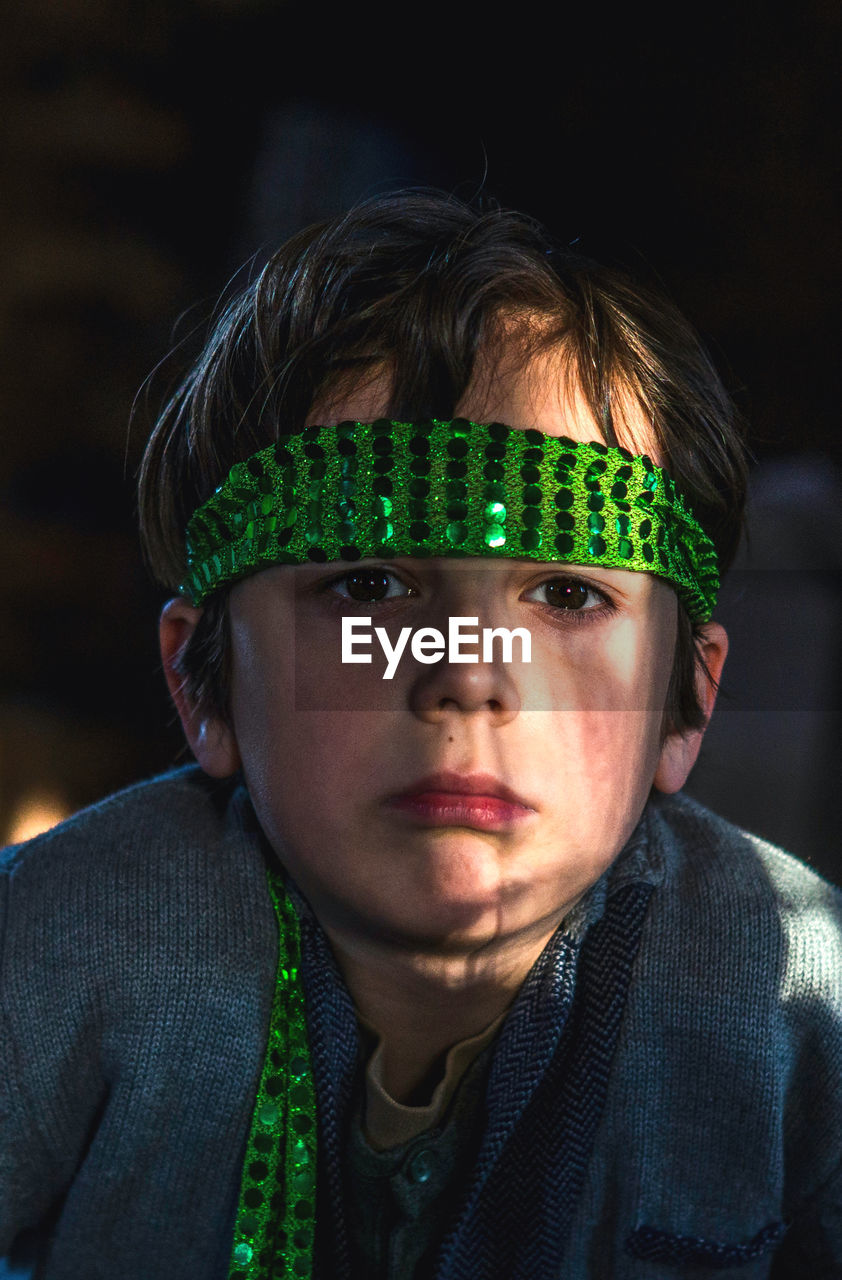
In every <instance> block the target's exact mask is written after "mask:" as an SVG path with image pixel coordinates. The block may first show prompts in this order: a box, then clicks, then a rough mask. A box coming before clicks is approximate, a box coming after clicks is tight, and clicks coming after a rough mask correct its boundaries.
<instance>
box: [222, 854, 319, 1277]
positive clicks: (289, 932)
mask: <svg viewBox="0 0 842 1280" xmlns="http://www.w3.org/2000/svg"><path fill="white" fill-rule="evenodd" d="M268 879H269V891H270V894H271V896H272V902H273V905H274V908H275V914H276V916H277V920H278V973H277V980H276V983H275V994H274V999H273V1002H272V1013H271V1017H270V1021H269V1040H268V1045H267V1049H266V1058H265V1061H264V1063H263V1072H262V1074H261V1077H260V1084H259V1085H258V1089H257V1099H256V1101H255V1104H254V1112H253V1115H252V1122H251V1132H250V1133H249V1137H248V1144H247V1147H246V1157H245V1161H244V1164H243V1177H242V1183H241V1186H240V1203H239V1207H238V1210H237V1219H236V1225H235V1228H234V1244H233V1249H232V1253H231V1263H230V1267H229V1280H275V1278H276V1277H277V1278H280V1277H284V1278H285V1280H286V1278H287V1277H289V1278H290V1280H291V1278H292V1277H307V1278H308V1280H309V1277H310V1276H311V1274H312V1267H313V1236H314V1232H315V1218H316V1099H315V1091H314V1087H313V1073H312V1069H311V1065H310V1051H309V1048H308V1044H307V1028H306V1022H305V1016H304V994H303V991H302V988H301V982H300V979H299V976H298V969H299V964H300V940H299V932H298V918H297V917H296V914H295V910H294V909H293V906H292V904H291V902H290V900H289V898H288V896H287V893H286V891H285V889H284V886H283V883H282V881H281V878H280V875H279V874H278V873H277V872H275V871H274V870H270V871H269V872H268Z"/></svg>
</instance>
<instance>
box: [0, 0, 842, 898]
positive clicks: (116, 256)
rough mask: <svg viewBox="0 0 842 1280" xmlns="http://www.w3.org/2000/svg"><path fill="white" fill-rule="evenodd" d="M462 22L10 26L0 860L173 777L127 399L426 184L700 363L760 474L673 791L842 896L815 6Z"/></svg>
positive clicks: (195, 20)
mask: <svg viewBox="0 0 842 1280" xmlns="http://www.w3.org/2000/svg"><path fill="white" fill-rule="evenodd" d="M484 14H485V10H484V9H476V10H469V9H462V10H457V9H456V8H454V7H453V6H451V7H450V8H444V7H441V8H436V7H434V8H431V7H429V6H424V7H418V8H416V9H407V8H402V9H397V8H392V9H386V8H385V7H382V8H381V7H369V8H366V9H360V8H359V7H358V8H356V9H354V10H351V9H349V8H345V9H342V10H336V11H334V10H332V9H331V7H329V6H328V7H325V6H314V5H310V6H305V5H284V4H272V5H270V4H266V3H259V2H258V0H195V2H194V3H185V0H180V2H179V3H170V4H166V5H165V4H163V3H158V4H154V3H153V4H144V5H140V4H137V3H133V2H132V0H89V3H82V2H81V0H64V2H63V3H61V4H59V3H58V2H57V0H53V3H50V0H38V2H37V3H30V4H28V5H27V6H26V8H25V9H22V8H19V10H18V13H17V15H16V16H14V15H13V16H12V18H11V21H10V23H8V24H7V26H6V37H5V40H4V43H3V47H2V51H0V68H2V82H1V87H0V91H1V92H2V96H3V102H2V106H3V111H2V118H3V121H4V124H3V132H2V148H3V151H2V169H1V170H0V178H2V185H0V227H1V228H2V231H3V235H2V246H3V252H4V258H3V266H2V272H0V325H1V326H2V361H0V415H2V417H0V422H2V427H1V428H0V430H2V437H1V438H0V443H2V448H0V565H2V568H1V569H0V616H2V626H1V627H0V842H2V836H3V835H4V834H5V835H6V836H11V835H12V834H13V833H14V832H15V831H19V830H20V827H19V825H18V824H19V822H20V820H21V817H22V815H23V812H24V808H25V807H26V806H27V805H31V804H32V803H34V802H39V803H40V804H41V805H42V807H46V808H47V809H49V808H50V806H52V808H53V810H55V811H56V812H67V811H70V810H72V809H74V808H76V807H78V806H80V805H82V804H85V803H88V802H89V801H92V800H94V799H96V798H98V797H99V796H101V795H103V794H105V793H106V792H107V791H109V790H111V789H113V788H115V787H117V786H120V785H123V784H124V783H127V782H129V781H131V780H133V779H135V778H138V777H142V776H146V775H148V774H150V773H152V772H154V771H156V770H159V769H161V768H164V767H167V766H168V765H170V764H171V763H173V762H174V761H175V760H176V759H177V758H178V754H179V751H180V742H181V740H180V736H179V733H178V732H176V729H175V726H174V723H173V717H172V713H171V712H170V709H169V707H168V703H167V699H166V697H165V692H164V685H163V679H162V677H161V674H160V669H159V664H158V658H157V649H156V625H155V621H156V613H157V609H158V606H159V604H160V601H161V598H162V597H161V596H160V593H158V592H157V591H156V590H155V589H154V588H153V586H152V585H151V584H150V583H149V581H148V579H147V577H146V575H145V572H144V569H143V567H142V565H141V563H140V557H139V552H138V548H137V538H136V531H135V512H134V477H135V473H136V469H137V465H138V462H139V459H140V454H141V451H142V447H143V444H144V440H145V435H146V433H148V430H149V426H150V422H151V416H150V415H152V414H153V413H154V408H155V404H156V403H157V402H159V401H160V397H161V395H162V394H163V391H164V389H165V388H166V385H167V376H166V375H164V374H162V375H161V376H160V377H159V379H158V381H157V383H156V384H154V385H153V389H152V391H151V392H150V393H149V395H147V394H146V393H145V392H142V393H141V394H140V395H139V396H138V400H137V405H138V411H137V415H136V418H135V422H134V425H133V427H132V430H131V433H130V432H129V428H128V422H129V416H130V411H131V409H132V405H133V402H134V401H135V397H136V396H137V393H138V390H139V388H140V387H141V385H142V383H143V381H144V379H145V378H146V376H147V374H149V372H150V371H151V370H152V369H153V367H154V366H155V365H156V364H157V362H158V361H159V360H160V359H161V358H162V357H163V356H164V355H165V354H166V352H167V351H168V350H169V349H170V348H171V347H172V346H173V345H175V344H179V343H185V344H186V345H187V346H188V347H189V346H190V339H191V334H193V333H194V331H195V330H196V328H197V326H200V325H201V323H202V321H203V320H204V319H205V318H206V317H207V315H208V314H209V312H210V310H211V309H212V306H213V304H214V302H215V300H216V298H217V296H218V295H219V293H220V291H221V290H222V289H223V288H224V287H225V286H226V283H227V282H228V280H229V278H230V277H231V275H232V274H233V273H234V272H235V271H236V270H237V268H238V267H239V265H240V264H241V263H242V262H243V261H244V260H245V259H246V258H249V257H250V256H251V255H256V261H259V260H260V259H261V257H262V255H263V253H264V252H265V250H266V248H267V247H271V246H272V245H273V244H274V243H276V242H278V241H279V240H282V239H283V238H284V237H285V236H287V235H288V234H290V233H291V232H292V231H294V230H295V229H297V228H298V227H299V226H301V225H302V224H304V223H307V222H309V221H313V220H315V219H316V218H319V217H322V216H325V215H329V214H331V213H334V212H337V211H339V210H341V209H343V208H345V207H347V206H348V205H349V204H350V203H352V202H353V201H354V200H355V199H357V198H359V197H361V196H365V195H369V194H373V193H374V192H377V191H382V190H386V189H388V188H390V187H393V186H396V185H401V184H430V185H436V186H443V187H445V188H447V189H448V190H452V191H454V192H456V193H457V194H458V195H461V196H463V197H466V198H470V197H471V196H473V195H475V194H477V193H478V192H479V191H482V192H484V193H485V194H486V195H487V196H488V197H493V198H496V199H498V200H499V201H500V202H502V203H503V204H508V205H513V206H515V207H517V208H521V209H523V210H525V211H526V212H528V213H531V214H533V215H535V216H537V217H538V218H540V219H542V220H543V221H544V222H545V223H547V224H548V225H549V227H550V228H551V229H552V230H553V231H554V232H555V233H556V234H557V235H558V236H559V237H560V238H562V239H563V240H566V241H570V242H574V241H575V242H576V243H577V244H578V246H579V247H580V248H581V249H582V250H583V251H585V252H586V253H589V254H591V255H593V256H595V257H597V258H603V259H607V260H609V261H611V262H614V263H617V264H620V265H625V266H628V267H631V268H632V269H633V270H634V271H635V272H637V273H638V274H642V275H643V276H644V277H647V278H649V279H650V280H654V281H657V282H660V283H661V285H662V286H663V287H664V288H665V289H666V290H667V291H668V292H669V293H670V294H671V295H672V297H673V298H674V299H675V300H676V301H677V302H678V304H679V306H680V307H681V308H682V309H683V310H684V311H685V312H686V313H687V314H688V315H689V316H690V318H691V319H692V320H693V321H694V322H695V324H696V325H697V327H698V328H699V329H700V331H701V332H702V334H703V336H704V338H705V340H706V341H707V343H708V345H709V346H710V348H711V350H712V352H713V355H714V358H715V360H716V362H717V364H718V365H719V367H720V369H721V371H722V373H723V375H724V377H725V380H726V383H727V384H728V386H729V387H730V389H731V390H732V392H733V393H734V394H735V396H736V398H737V400H738V403H739V405H740V407H741V408H742V410H743V412H744V413H745V414H746V416H747V417H748V419H749V421H750V423H751V442H752V449H753V453H754V456H755V459H756V466H755V472H754V477H753V494H754V506H753V515H752V531H753V542H752V547H751V551H750V553H748V552H747V553H746V556H745V557H744V558H743V560H742V561H741V569H740V572H739V573H738V574H737V575H735V578H734V581H733V583H732V585H731V587H730V588H729V591H728V593H727V594H726V597H725V599H724V601H723V612H722V617H723V620H725V621H726V623H727V624H728V625H729V626H730V627H731V629H732V631H733V632H734V641H735V643H734V649H733V653H732V658H731V660H730V663H729V667H730V676H729V680H727V681H726V684H725V688H724V698H723V700H722V705H721V707H720V709H719V710H718V712H717V718H716V721H715V724H714V727H713V728H712V730H711V731H710V734H709V740H708V743H707V747H706V751H705V756H704V759H703V762H702V763H701V765H700V766H699V769H698V771H697V774H696V776H695V778H694V781H693V786H692V789H694V790H695V791H696V793H697V794H699V795H700V796H701V797H702V798H704V799H706V800H707V801H708V802H710V803H712V804H714V806H715V807H718V808H719V809H720V810H721V811H722V812H724V813H725V814H726V815H727V816H730V817H732V818H734V819H735V820H737V821H740V822H743V823H745V824H746V825H749V826H751V827H753V828H754V829H756V830H759V831H761V833H762V834H764V835H767V836H768V837H769V838H772V839H774V840H777V841H780V842H782V843H784V844H786V845H788V846H789V847H791V848H793V849H794V850H795V851H796V852H798V853H800V854H802V855H803V856H805V857H808V858H810V859H812V860H813V861H814V862H815V863H816V864H817V865H818V866H820V867H821V868H822V869H823V870H824V871H825V872H826V873H827V874H830V875H833V876H836V877H839V878H842V870H840V861H842V855H840V848H839V838H838V834H837V831H838V823H837V822H836V820H835V811H834V801H835V790H836V788H837V786H838V783H839V777H840V763H842V733H841V732H840V719H842V715H840V711H842V689H840V674H839V668H840V663H839V636H840V633H841V630H840V615H842V607H840V598H841V597H840V587H839V583H840V569H842V563H841V562H840V558H841V557H842V552H841V551H840V548H842V514H840V513H842V498H841V497H840V495H842V488H841V487H840V478H839V477H840V469H842V443H841V442H840V434H839V430H838V426H837V422H838V411H839V398H840V397H839V390H840V389H839V369H840V361H839V358H838V346H839V337H840V335H839V327H838V324H837V308H838V305H839V303H838V299H839V297H840V286H842V279H840V276H842V271H840V266H842V258H841V256H840V230H839V217H838V170H837V164H838V155H839V150H840V147H839V141H840V137H839V132H840V131H839V125H840V103H839V96H838V80H839V70H838V69H839V65H840V54H841V53H842V32H840V9H839V6H838V5H837V4H835V3H829V2H828V3H824V2H823V0H806V2H805V3H803V4H801V5H800V6H798V7H797V8H796V7H794V6H788V7H786V8H783V7H780V8H775V7H774V6H770V5H768V4H766V5H763V6H761V5H759V4H756V5H748V4H747V5H742V6H737V7H736V8H735V7H733V6H732V7H729V8H728V9H727V11H726V10H724V9H723V11H722V13H721V14H717V12H716V11H715V10H712V9H710V8H706V9H704V11H703V10H702V9H700V8H694V7H693V6H690V7H686V6H683V7H678V8H676V9H675V12H674V15H673V16H672V17H671V18H668V19H665V18H664V17H663V16H658V17H656V16H654V15H652V14H646V13H645V12H644V11H642V10H640V9H639V8H633V7H629V8H628V11H627V12H625V13H624V14H622V15H617V14H615V13H613V12H611V11H608V10H603V9H598V8H596V7H591V8H590V9H588V10H587V11H586V12H584V13H582V12H580V11H579V10H575V11H573V10H571V11H568V10H565V9H564V8H563V7H562V8H556V9H555V10H553V11H552V13H551V14H549V15H548V11H547V10H546V9H545V8H541V9H538V8H537V7H530V6H528V5H520V6H513V7H512V9H511V12H510V14H509V15H508V16H507V19H506V22H505V23H504V24H501V23H499V22H498V23H497V24H496V25H489V23H488V20H487V18H486V17H485V16H484ZM147 401H148V405H147Z"/></svg>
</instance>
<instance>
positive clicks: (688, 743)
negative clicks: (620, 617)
mask: <svg viewBox="0 0 842 1280" xmlns="http://www.w3.org/2000/svg"><path fill="white" fill-rule="evenodd" d="M697 647H698V648H699V649H700V651H701V657H702V658H703V659H704V662H705V666H706V667H707V669H708V671H709V672H710V675H711V676H712V678H713V683H711V680H710V679H708V676H707V674H706V672H705V670H704V668H703V667H702V665H701V664H700V663H697V664H696V697H697V698H698V699H699V706H700V707H701V708H702V710H703V711H704V713H705V723H704V725H703V727H702V728H701V729H691V730H690V731H689V732H688V733H684V734H682V733H671V734H670V735H669V736H668V738H667V739H666V741H665V742H664V744H663V746H662V747H661V754H660V756H659V758H658V767H657V768H656V770H655V777H654V779H653V784H654V786H655V788H656V789H657V790H658V791H663V792H665V793H666V794H667V795H673V794H674V792H676V791H680V790H681V788H682V787H683V786H684V784H685V782H686V781H687V778H688V776H689V773H690V770H691V769H692V768H693V765H694V764H695V763H696V758H697V757H698V754H699V749H700V747H701V745H702V738H703V737H704V736H705V729H706V728H707V726H708V721H709V720H710V718H711V715H712V714H713V708H714V704H715V702H716V692H717V687H718V685H719V681H720V679H721V677H722V668H723V667H724V665H725V658H726V657H727V654H728V635H727V633H726V631H725V628H724V627H723V626H721V624H720V623H718V622H706V623H705V624H704V626H703V627H702V629H701V636H700V638H699V642H698V646H697Z"/></svg>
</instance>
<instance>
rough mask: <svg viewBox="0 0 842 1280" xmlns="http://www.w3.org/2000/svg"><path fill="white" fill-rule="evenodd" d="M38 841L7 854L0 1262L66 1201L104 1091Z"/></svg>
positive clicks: (0, 963)
mask: <svg viewBox="0 0 842 1280" xmlns="http://www.w3.org/2000/svg"><path fill="white" fill-rule="evenodd" d="M38 844H39V842H38V841H36V842H34V843H33V845H31V846H21V847H20V848H19V849H10V850H7V851H6V852H5V853H3V854H0V1256H2V1255H4V1254H5V1253H7V1252H8V1250H9V1248H10V1246H11V1244H12V1242H13V1241H14V1239H15V1237H16V1236H17V1235H18V1234H19V1233H20V1232H21V1231H23V1230H24V1229H26V1228H30V1227H35V1226H37V1225H38V1224H39V1223H40V1222H41V1221H42V1220H43V1219H44V1217H45V1215H47V1214H48V1212H49V1210H50V1208H51V1207H52V1206H53V1205H54V1204H56V1203H57V1202H58V1201H59V1200H60V1199H61V1197H62V1196H63V1193H64V1192H65V1190H66V1189H67V1187H68V1186H69V1184H70V1182H71V1180H72V1178H73V1174H74V1171H75V1169H76V1168H77V1167H78V1164H79V1162H80V1160H81V1158H82V1155H83V1152H84V1149H85V1143H86V1138H87V1135H88V1133H89V1131H90V1127H91V1126H92V1124H93V1122H94V1118H95V1115H96V1112H97V1108H98V1106H99V1105H100V1101H101V1098H102V1095H103V1090H104V1086H103V1081H102V1074H101V1070H100V1064H99V1061H98V1058H99V1055H98V1052H97V1037H96V1027H95V1022H96V1016H95V1011H94V1010H93V1007H92V1002H91V1001H90V998H89V996H90V991H88V992H86V991H84V990H82V991H80V990H79V985H78V977H79V967H78V966H77V965H75V964H74V963H73V962H72V953H73V951H74V946H73V940H72V938H71V939H68V937H67V936H66V933H67V932H68V931H67V930H66V929H63V928H62V925H61V922H60V921H56V919H55V917H54V916H51V914H50V912H49V911H48V910H47V909H46V908H45V903H44V901H43V900H41V898H40V895H39V893H38V888H39V879H40V875H39V871H40V868H39V867H38V861H39V858H38V852H39V850H38ZM63 933H64V934H65V936H62V934H63Z"/></svg>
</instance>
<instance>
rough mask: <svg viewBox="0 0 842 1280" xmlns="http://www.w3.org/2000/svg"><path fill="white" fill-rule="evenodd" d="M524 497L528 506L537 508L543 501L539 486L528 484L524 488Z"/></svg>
mask: <svg viewBox="0 0 842 1280" xmlns="http://www.w3.org/2000/svg"><path fill="white" fill-rule="evenodd" d="M522 497H523V501H524V502H525V503H526V504H527V506H535V505H536V504H537V503H539V502H540V501H541V490H540V489H539V488H538V486H537V484H526V485H524V486H523V494H522Z"/></svg>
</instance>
